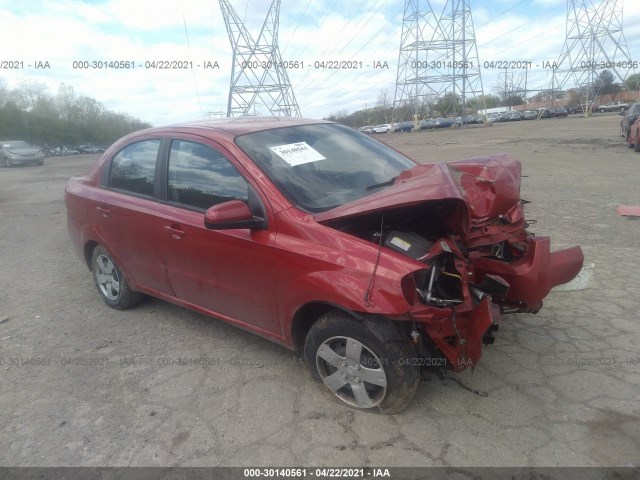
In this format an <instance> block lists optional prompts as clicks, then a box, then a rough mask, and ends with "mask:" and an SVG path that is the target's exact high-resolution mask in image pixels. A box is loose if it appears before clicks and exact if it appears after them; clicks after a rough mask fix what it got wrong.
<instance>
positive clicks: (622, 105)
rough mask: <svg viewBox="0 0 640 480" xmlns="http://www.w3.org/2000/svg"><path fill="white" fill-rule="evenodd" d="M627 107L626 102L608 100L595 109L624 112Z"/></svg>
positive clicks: (602, 111)
mask: <svg viewBox="0 0 640 480" xmlns="http://www.w3.org/2000/svg"><path fill="white" fill-rule="evenodd" d="M628 108H629V103H628V102H609V103H605V104H604V105H599V106H598V108H597V111H598V112H600V113H604V112H624V111H625V110H627V109H628Z"/></svg>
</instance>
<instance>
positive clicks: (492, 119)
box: [487, 112, 500, 123]
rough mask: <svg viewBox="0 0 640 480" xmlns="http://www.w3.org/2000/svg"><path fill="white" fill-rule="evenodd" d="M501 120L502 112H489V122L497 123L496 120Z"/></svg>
mask: <svg viewBox="0 0 640 480" xmlns="http://www.w3.org/2000/svg"><path fill="white" fill-rule="evenodd" d="M499 121H500V113H498V112H492V113H489V114H487V122H489V123H495V122H499Z"/></svg>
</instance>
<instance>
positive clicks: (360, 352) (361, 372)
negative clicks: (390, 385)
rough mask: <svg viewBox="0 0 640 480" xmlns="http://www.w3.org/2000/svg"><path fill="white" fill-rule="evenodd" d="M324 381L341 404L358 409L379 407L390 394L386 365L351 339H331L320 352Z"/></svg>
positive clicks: (320, 364) (317, 361) (317, 362)
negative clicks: (344, 403)
mask: <svg viewBox="0 0 640 480" xmlns="http://www.w3.org/2000/svg"><path fill="white" fill-rule="evenodd" d="M316 367H317V369H318V373H319V374H320V379H321V380H322V382H323V383H324V384H325V385H326V386H327V388H329V390H330V391H331V392H333V393H334V394H335V395H336V396H337V397H338V398H340V399H341V400H342V401H344V402H346V403H348V404H350V405H352V406H355V407H358V408H372V407H375V406H377V405H380V403H382V401H383V400H384V397H385V394H386V391H387V376H386V374H385V371H384V368H383V364H382V362H381V361H380V359H379V358H378V357H377V356H376V354H375V353H373V351H371V350H370V349H369V348H367V347H366V346H365V345H363V344H362V343H361V342H359V341H358V340H356V339H354V338H351V337H332V338H329V339H327V340H326V341H325V342H324V343H322V345H320V347H319V348H318V350H317V353H316Z"/></svg>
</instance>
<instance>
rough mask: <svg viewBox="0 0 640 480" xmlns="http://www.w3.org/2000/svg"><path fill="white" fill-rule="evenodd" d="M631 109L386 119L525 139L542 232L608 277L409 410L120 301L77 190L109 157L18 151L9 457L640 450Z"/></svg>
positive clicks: (228, 334)
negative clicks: (88, 234)
mask: <svg viewBox="0 0 640 480" xmlns="http://www.w3.org/2000/svg"><path fill="white" fill-rule="evenodd" d="M618 121H619V117H618V116H616V115H613V114H611V115H609V114H603V115H596V116H594V117H592V118H589V119H585V118H579V117H571V118H567V119H550V120H541V121H529V122H516V123H510V124H497V125H494V126H493V127H490V128H489V127H483V126H471V127H469V128H467V129H464V130H462V129H453V130H447V131H429V132H417V133H402V134H400V133H398V134H384V135H383V134H381V135H378V136H377V138H379V139H384V141H385V142H387V143H389V144H390V145H392V146H394V147H395V148H398V149H399V150H401V151H403V152H405V153H408V154H409V155H411V156H413V157H414V158H416V159H417V160H420V161H436V160H454V159H460V158H466V157H469V156H476V155H484V154H490V153H495V152H508V153H510V154H512V155H513V156H514V157H516V158H518V159H520V160H521V161H522V162H523V174H524V175H526V177H525V178H523V184H522V195H523V198H525V199H527V200H530V201H531V202H532V203H531V204H529V205H527V216H528V218H530V219H535V220H537V223H536V224H535V225H533V227H532V231H533V232H535V233H536V234H538V235H549V236H551V238H552V247H555V248H561V247H567V246H571V245H574V244H576V243H579V244H580V245H582V248H583V250H584V252H585V256H586V263H591V262H593V263H595V275H594V278H593V281H592V283H591V288H589V289H587V290H583V291H577V292H554V293H552V294H551V295H550V296H549V297H548V298H547V300H546V302H545V307H544V308H543V309H542V311H541V312H540V313H539V314H538V315H515V316H509V317H505V318H504V321H503V323H502V326H501V328H500V331H499V332H498V335H497V337H496V342H495V344H494V345H493V346H491V347H488V348H486V349H485V352H484V356H483V359H482V361H481V363H480V365H479V366H478V367H477V368H476V370H475V372H473V373H472V372H471V371H467V372H464V373H463V374H462V375H461V377H460V378H461V379H462V380H463V381H464V382H466V383H467V384H468V385H470V386H472V387H473V388H477V389H480V390H483V391H486V392H487V393H488V394H489V396H488V397H486V398H485V397H481V396H478V395H475V394H473V393H470V392H468V391H466V390H464V389H462V388H461V387H460V386H459V385H457V384H455V383H453V382H451V381H444V382H441V381H439V380H437V379H435V378H434V379H433V380H431V381H425V382H422V383H421V385H420V387H419V390H418V393H417V396H416V398H415V399H414V402H413V403H412V405H411V406H410V407H409V408H408V409H407V410H405V411H404V412H403V413H402V414H400V415H395V416H380V415H373V414H365V413H360V412H357V411H353V410H350V409H348V408H345V407H342V406H340V405H338V404H336V403H334V402H332V401H331V400H329V399H328V397H327V396H325V395H323V394H322V393H321V390H320V388H319V386H317V385H315V384H314V383H313V382H312V380H311V378H310V376H309V375H308V374H307V372H306V369H305V368H304V366H303V365H302V363H301V361H300V358H299V357H298V355H296V354H294V353H291V352H289V351H287V350H285V349H284V348H282V347H279V346H277V345H274V344H271V343H269V342H268V341H266V340H263V339H261V338H258V337H256V336H253V335H251V334H249V333H246V332H243V331H241V330H239V329H237V328H234V327H231V326H229V325H226V324H225V323H223V322H221V321H218V320H214V319H211V318H208V317H204V316H202V315H199V314H196V313H193V312H190V311H188V310H185V309H182V308H179V307H176V306H173V305H171V304H168V303H165V302H162V301H159V300H154V299H148V300H147V301H145V302H144V303H143V304H142V305H140V306H139V307H136V308H134V309H131V310H128V311H116V310H112V309H110V308H108V307H107V306H106V305H105V304H104V303H103V302H102V300H100V298H99V297H98V294H97V292H96V291H95V288H94V286H93V284H92V281H91V276H90V273H89V271H88V270H87V269H86V267H85V266H84V265H83V263H82V262H81V261H80V260H79V258H77V257H76V254H75V252H74V251H72V247H71V244H70V241H69V239H68V237H67V231H66V218H65V216H66V213H65V207H64V202H63V188H64V184H65V182H66V180H67V179H68V178H69V177H70V176H72V175H76V174H81V173H83V172H84V171H85V170H87V168H88V167H89V166H90V165H92V164H93V163H94V162H95V161H96V160H97V158H98V157H97V156H78V157H69V158H52V159H47V161H46V163H45V165H44V166H43V167H24V168H14V169H6V168H4V169H0V222H1V225H2V228H1V229H0V245H2V249H1V251H2V254H1V256H0V272H2V279H3V281H2V282H1V283H0V322H1V323H0V358H1V360H0V465H3V466H98V465H99V466H104V465H109V466H129V465H131V466H143V465H150V466H177V465H180V466H217V465H220V466H222V465H224V466H236V465H242V466H255V465H281V466H282V465H285V466H294V465H307V466H315V465H326V466H486V465H500V466H507V465H508V466H558V465H561V466H570V465H571V466H585V465H586V466H640V457H639V455H638V452H639V451H640V402H639V399H640V386H639V385H640V346H639V338H640V335H639V332H640V327H638V311H639V310H640V309H639V308H638V294H639V292H640V256H639V255H638V238H639V237H640V220H638V219H630V218H624V217H619V216H617V215H616V213H615V208H616V206H617V205H619V204H630V205H637V204H640V154H636V153H634V152H633V150H632V149H628V148H627V147H626V146H625V144H624V143H623V140H622V138H621V137H619V136H618ZM178 358H206V359H209V360H208V363H209V365H187V366H181V365H175V364H174V365H165V364H164V363H169V362H168V361H167V360H166V359H178ZM16 363H17V364H16ZM43 363H44V364H43Z"/></svg>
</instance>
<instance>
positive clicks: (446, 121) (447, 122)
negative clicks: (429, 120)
mask: <svg viewBox="0 0 640 480" xmlns="http://www.w3.org/2000/svg"><path fill="white" fill-rule="evenodd" d="M436 122H437V123H438V127H437V128H449V127H451V126H452V125H455V123H456V119H455V118H452V117H446V118H445V117H443V118H437V119H436Z"/></svg>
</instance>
